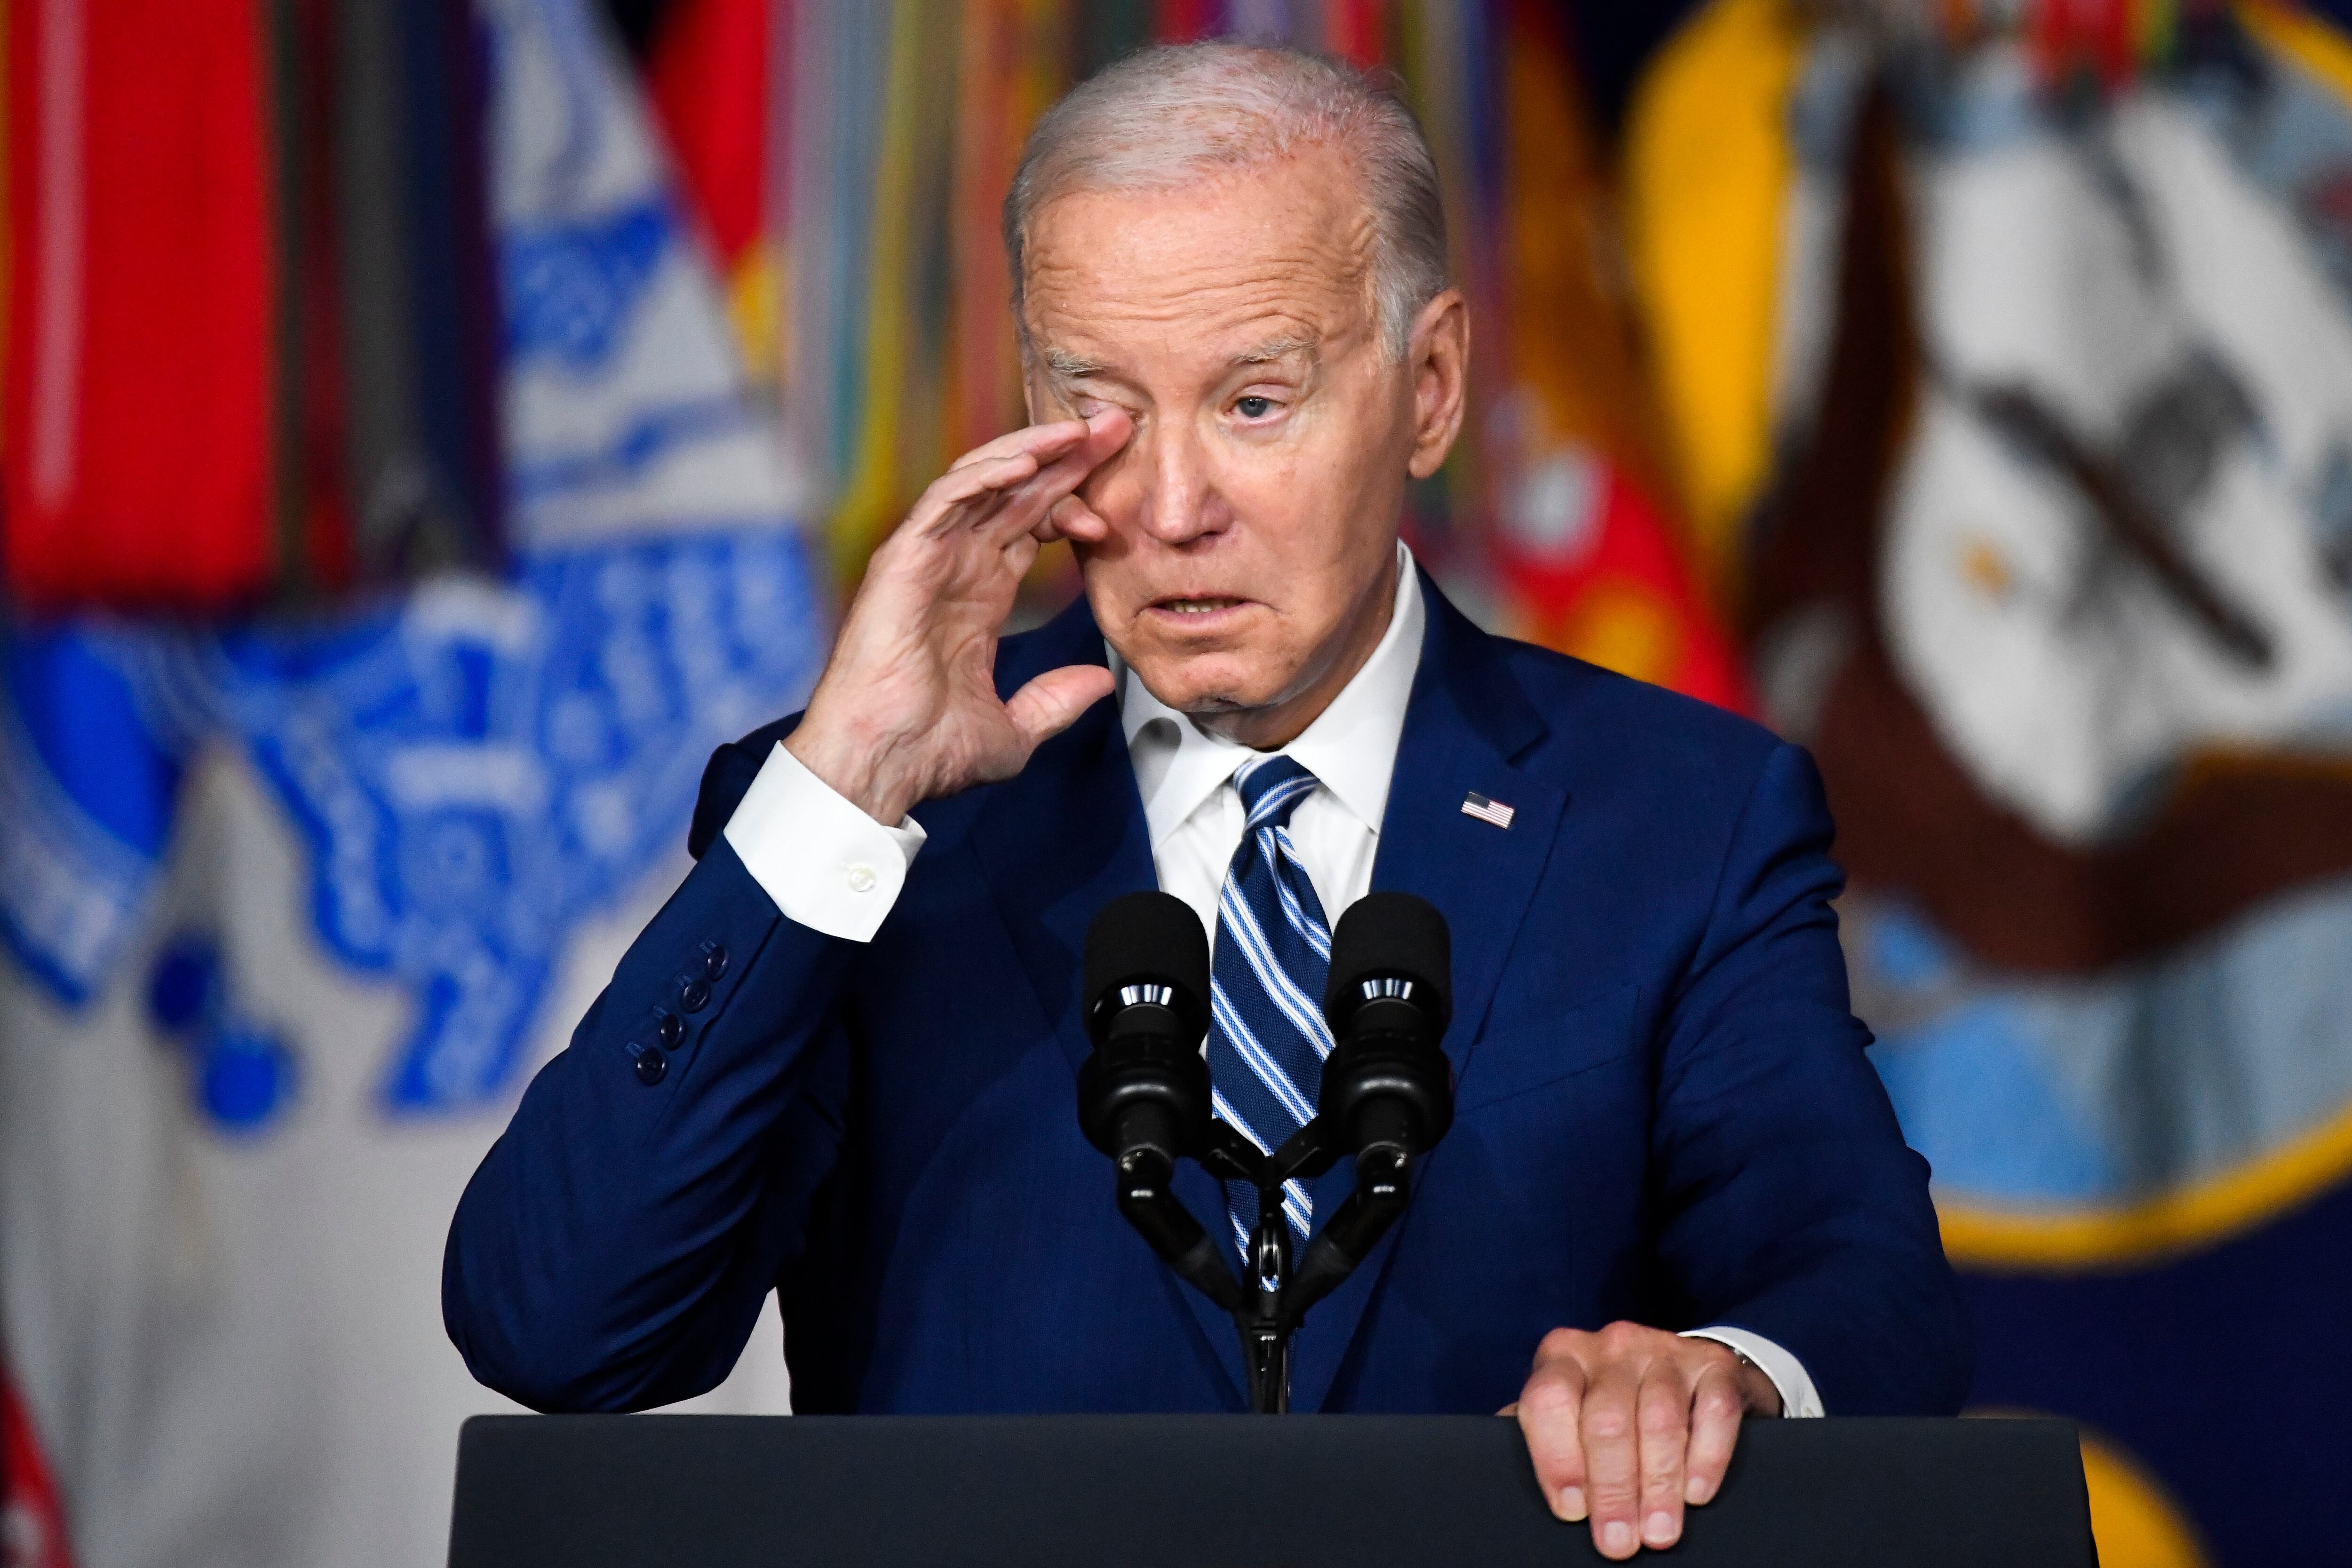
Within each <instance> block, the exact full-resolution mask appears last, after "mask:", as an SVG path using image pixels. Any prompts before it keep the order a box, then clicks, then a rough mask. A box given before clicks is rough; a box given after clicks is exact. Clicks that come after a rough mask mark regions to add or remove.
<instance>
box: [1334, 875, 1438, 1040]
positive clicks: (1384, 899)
mask: <svg viewBox="0 0 2352 1568" xmlns="http://www.w3.org/2000/svg"><path fill="white" fill-rule="evenodd" d="M1377 975H1410V976H1412V977H1413V978H1414V979H1415V980H1417V981H1419V982H1420V983H1421V984H1422V985H1424V986H1427V987H1428V988H1430V991H1431V993H1432V996H1433V1000H1434V1003H1435V1009H1434V1010H1435V1014H1436V1018H1437V1027H1438V1029H1439V1030H1440V1031H1441V1032H1442V1031H1443V1030H1444V1028H1445V1026H1446V1024H1447V1023H1448V1022H1450V1021H1451V1020H1452V1019H1453V1017H1454V936H1453V933H1452V932H1451V931H1449V930H1448V929H1447V928H1446V925H1445V916H1444V915H1440V914H1439V913H1438V912H1437V906H1436V905H1435V904H1432V903H1430V902H1429V900H1427V899H1425V898H1419V897H1416V896H1414V895H1413V894H1410V893H1369V894H1365V895H1364V896H1363V897H1361V898H1360V899H1358V900H1356V902H1355V903H1353V904H1349V906H1348V907H1347V909H1346V910H1345V911H1344V912H1343V913H1342V914H1341V915H1340V916H1339V929H1338V930H1336V931H1334V932H1332V933H1331V978H1330V983H1329V985H1328V988H1326V989H1325V991H1324V1002H1323V1007H1324V1011H1325V1012H1326V1013H1327V1014H1329V1013H1333V1012H1337V1011H1339V1003H1340V998H1343V997H1346V998H1353V997H1354V996H1355V995H1356V992H1357V988H1358V987H1360V985H1361V984H1362V982H1363V981H1365V980H1366V979H1368V978H1370V977H1373V976H1377Z"/></svg>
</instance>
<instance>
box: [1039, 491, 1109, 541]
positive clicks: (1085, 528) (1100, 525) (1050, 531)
mask: <svg viewBox="0 0 2352 1568" xmlns="http://www.w3.org/2000/svg"><path fill="white" fill-rule="evenodd" d="M1031 531H1032V532H1033V533H1034V535H1035V536H1036V537H1037V538H1040V539H1076V540H1077V541H1078V542H1079V543H1081V544H1098V543H1100V542H1101V541H1102V540H1103V539H1105V538H1108V537H1109V536H1110V525H1109V524H1108V523H1107V522H1104V521H1103V520H1102V518H1100V517H1097V516H1096V515H1095V509H1094V508H1093V507H1089V506H1087V504H1086V502H1085V501H1084V500H1083V499H1081V498H1080V497H1077V496H1075V495H1070V496H1065V497H1062V498H1061V499H1060V500H1058V501H1056V502H1055V503H1054V507H1053V510H1051V511H1049V512H1047V513H1046V514H1045V517H1043V518H1042V519H1040V520H1039V522H1038V524H1037V526H1036V528H1034V529H1032V530H1031Z"/></svg>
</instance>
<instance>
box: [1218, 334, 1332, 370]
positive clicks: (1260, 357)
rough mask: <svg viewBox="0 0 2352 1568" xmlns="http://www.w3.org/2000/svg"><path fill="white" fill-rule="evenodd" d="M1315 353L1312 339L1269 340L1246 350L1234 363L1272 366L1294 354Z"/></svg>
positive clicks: (1239, 354)
mask: <svg viewBox="0 0 2352 1568" xmlns="http://www.w3.org/2000/svg"><path fill="white" fill-rule="evenodd" d="M1314 352H1315V340H1314V339H1312V338H1269V339H1267V340H1265V342H1263V343H1260V344H1258V345H1257V346H1256V347H1255V348H1249V349H1244V350H1242V351H1241V352H1240V353H1238V354H1235V355H1234V359H1233V362H1234V364H1237V365H1270V364H1273V363H1274V362H1275V361H1277V360H1286V359H1288V358H1290V356H1291V355H1293V354H1307V355H1312V354H1313V353H1314Z"/></svg>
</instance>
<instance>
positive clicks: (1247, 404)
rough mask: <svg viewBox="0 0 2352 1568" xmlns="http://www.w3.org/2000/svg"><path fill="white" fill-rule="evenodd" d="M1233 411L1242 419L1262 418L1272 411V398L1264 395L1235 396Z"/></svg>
mask: <svg viewBox="0 0 2352 1568" xmlns="http://www.w3.org/2000/svg"><path fill="white" fill-rule="evenodd" d="M1273 412H1274V400H1273V399H1272V398H1266V397H1244V398H1236V399H1235V400H1234V413H1238V414H1240V415H1241V416H1242V417H1243V418H1244V419H1264V418H1265V416H1266V415H1267V414H1269V413H1273Z"/></svg>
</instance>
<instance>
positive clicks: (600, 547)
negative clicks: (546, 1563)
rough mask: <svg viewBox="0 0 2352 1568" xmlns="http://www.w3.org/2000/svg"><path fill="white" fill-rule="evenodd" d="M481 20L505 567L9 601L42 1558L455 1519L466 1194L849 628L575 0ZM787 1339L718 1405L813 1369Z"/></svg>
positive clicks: (420, 1558) (34, 1505)
mask: <svg viewBox="0 0 2352 1568" xmlns="http://www.w3.org/2000/svg"><path fill="white" fill-rule="evenodd" d="M50 9H52V10H56V9H59V8H58V7H51V8H50ZM63 9H68V10H71V9H76V8H75V7H64V8H63ZM402 11H403V14H404V16H406V19H407V20H410V21H415V20H417V19H418V14H423V13H429V14H435V15H437V13H433V12H432V8H431V7H403V8H402ZM479 15H480V24H481V26H483V27H485V28H486V29H487V32H486V36H485V37H483V39H482V40H481V42H482V44H483V46H484V55H485V57H487V58H488V59H490V60H493V61H495V62H496V66H497V68H496V70H495V72H494V73H493V74H492V75H491V77H490V78H489V80H490V82H491V83H492V84H493V85H494V86H495V89H496V91H495V93H494V95H493V96H492V97H491V98H490V99H488V102H487V103H486V104H485V106H484V107H485V110H486V111H487V112H486V118H485V128H486V131H487V135H486V144H487V147H488V152H489V154H490V158H489V163H488V167H487V169H486V170H477V171H476V172H474V173H473V174H472V175H471V176H470V177H471V178H473V179H475V180H477V181H479V182H481V183H483V184H484V185H485V186H486V190H485V197H486V205H487V210H489V211H491V212H493V213H495V214H496V226H495V229H494V231H493V233H492V235H491V236H490V237H491V239H492V240H493V242H494V246H495V257H496V261H497V272H496V276H497V278H498V280H499V304H500V306H501V310H500V313H499V333H498V335H497V337H496V338H495V339H494V341H495V342H497V343H499V345H500V358H499V365H498V377H497V382H496V386H495V388H494V391H495V392H496V394H497V397H498V399H499V419H498V421H497V423H496V424H495V425H494V426H492V428H493V429H496V430H498V431H500V432H502V437H503V451H502V453H501V454H500V457H501V462H500V467H501V469H502V470H503V473H504V476H505V478H504V484H503V492H502V494H501V495H500V497H499V503H500V506H501V507H502V508H503V509H504V510H505V512H506V514H507V516H508V517H510V518H511V523H512V526H511V530H510V535H511V538H512V543H513V560H512V565H511V568H510V570H509V571H507V572H505V573H502V574H499V575H490V574H486V573H482V572H478V571H477V572H473V573H470V574H463V575H458V574H445V575H441V576H437V577H436V578H434V579H433V580H431V581H429V582H428V583H427V584H425V586H422V587H419V588H417V589H415V590H414V591H410V592H408V593H405V594H403V595H399V596H393V597H386V598H383V599H380V600H373V601H366V602H364V603H362V604H360V605H358V606H355V607H349V608H346V609H344V610H341V611H340V612H334V613H330V614H320V615H314V616H310V617H304V618H301V619H293V618H287V619H259V620H247V621H239V622H228V623H226V624H215V625H210V626H206V627H202V628H194V629H191V628H185V627H174V626H173V625H167V624H162V623H157V622H149V621H141V620H133V619H127V618H121V617H115V618H110V619H97V618H90V619H79V620H68V621H58V622H41V623H38V624H36V623H31V622H16V623H13V624H11V625H9V626H8V627H7V628H6V629H5V638H0V674H5V701H0V805H5V808H6V810H0V938H5V944H6V947H7V954H8V956H7V957H6V958H5V960H0V1344H5V1347H6V1354H7V1371H8V1373H9V1374H10V1375H11V1376H12V1378H13V1384H14V1386H15V1388H16V1389H17V1390H18V1391H19V1392H20V1393H21V1395H22V1411H23V1415H24V1417H25V1419H24V1420H23V1421H22V1422H20V1423H18V1422H12V1423H11V1425H10V1427H9V1441H10V1443H11V1449H10V1453H9V1458H8V1465H7V1471H6V1473H7V1477H8V1487H9V1496H8V1507H9V1515H8V1517H9V1520H10V1524H11V1534H10V1537H9V1539H10V1541H11V1542H19V1541H21V1542H26V1543H28V1544H27V1546H26V1550H31V1549H33V1548H36V1547H37V1548H38V1549H39V1550H41V1551H44V1552H49V1553H50V1554H51V1555H49V1556H48V1557H47V1558H45V1559H39V1560H37V1561H41V1562H42V1563H44V1564H45V1565H46V1564H47V1563H55V1562H60V1561H63V1559H62V1558H60V1557H58V1555H56V1554H57V1553H58V1552H62V1551H64V1550H65V1549H66V1547H67V1545H68V1543H69V1545H70V1549H71V1551H72V1552H73V1560H75V1561H79V1562H81V1563H102V1564H107V1565H109V1568H117V1565H120V1568H142V1565H146V1564H155V1565H158V1568H161V1565H163V1564H170V1565H172V1568H205V1565H213V1564H217V1565H219V1568H273V1565H283V1568H322V1565H324V1568H339V1565H346V1564H347V1565H351V1568H374V1565H377V1564H382V1565H384V1568H391V1565H393V1564H403V1565H407V1564H417V1563H430V1562H437V1561H439V1560H441V1558H442V1556H443V1555H444V1554H445V1552H446V1529H447V1519H448V1498H449V1486H450V1479H451V1467H452V1465H453V1462H454V1456H455V1452H456V1441H457V1427H458V1424H459V1422H460V1421H461V1420H462V1419H463V1418H464V1417H465V1416H467V1415H469V1414H472V1413H474V1412H478V1411H484V1410H490V1409H496V1408H502V1407H503V1408H511V1406H504V1404H503V1402H502V1401H500V1400H499V1398H498V1397H497V1396H493V1395H491V1394H489V1393H488V1392H487V1391H486V1390H484V1389H482V1388H480V1387H479V1386H478V1385H476V1384H475V1383H474V1382H473V1381H472V1379H471V1378H470V1376H468V1375H467V1372H466V1369H465V1367H464V1364H463V1363H462V1362H461V1361H460V1360H459V1358H458V1356H457V1353H456V1351H455V1350H454V1349H453V1348H452V1347H451V1346H450V1345H449V1343H448V1342H447V1340H446V1336H445V1335H444V1333H443V1332H442V1328H441V1323H440V1312H439V1306H438V1299H437V1281H438V1279H439V1273H440V1268H439V1264H440V1255H441V1249H442V1246H443V1242H444V1239H445V1238H446V1229H447V1225H448V1218H449V1215H450V1213H451V1211H452V1209H453V1208H454V1207H455V1204H456V1201H457V1195H458V1193H459V1191H460V1190H461V1189H462V1187H463V1186H464V1183H465V1181H466V1179H467V1176H469V1175H470V1173H471V1171H472V1169H473V1167H474V1166H475V1165H476V1163H477V1162H478V1160H479V1158H480V1157H481V1155H482V1153H483V1152H484V1150H485V1149H487V1147H488V1145H489V1143H490V1141H491V1140H492V1139H493V1138H494V1137H495V1136H496V1135H497V1134H498V1133H499V1130H500V1129H501V1128H502V1127H503V1126H504V1124H505V1122H506V1119H507V1117H508V1114H509V1112H510V1111H511V1109H512V1106H513V1103H514V1100H515V1097H516V1096H517V1095H518V1094H519V1093H520V1092H521V1089H522V1087H523V1085H524V1083H525V1082H527V1081H528V1080H529V1078H530V1073H531V1072H532V1071H533V1070H534V1069H535V1068H536V1067H537V1065H538V1064H539V1063H540V1062H541V1061H544V1060H545V1059H546V1058H547V1057H548V1056H549V1055H550V1054H551V1053H552V1052H553V1051H555V1050H557V1049H559V1048H560V1047H561V1046H562V1043H563V1041H564V1040H565V1039H566V1038H567V1037H568V1035H569V1033H570V1030H571V1029H572V1025H573V1024H574V1023H575V1022H576V1021H577V1020H578V1019H579V1018H580V1017H581V1015H582V1014H583V1011H584V1010H585V1009H586V1008H587V1006H588V1004H589V1002H590V1000H591V999H592V998H593V996H594V994H595V992H596V991H597V989H598V988H599V987H600V986H601V984H602V983H603V981H604V978H605V977H607V976H608V975H609V973H610V971H611V967H612V965H613V964H614V961H616V959H617V957H618V956H619V954H620V953H621V951H622V950H623V948H624V947H625V945H626V943H627V942H628V940H629V938H630V937H631V936H633V935H634V934H635V931H636V930H637V929H638V928H639V927H640V926H641V925H643V924H644V922H645V921H646V919H647V918H649V917H650V915H651V914H652V912H653V910H654V908H655V907H656V906H657V905H658V904H659V902H660V901H661V899H662V898H663V897H664V896H665V895H666V894H667V892H668V890H669V889H670V888H672V887H674V886H675V884H676V882H677V877H678V876H679V875H680V874H681V873H682V872H683V870H684V866H685V857H684V852H683V850H684V839H685V829H686V825H687V820H688V815H689V812H690V810H691V806H692V802H693V799H694V795H695V791H696V787H697V784H698V778H699V773H700V769H701V766H702V761H703V758H706V757H707V756H708V754H709V750H710V749H711V747H713V746H714V745H716V744H717V743H718V742H719V741H721V740H723V739H726V738H729V737H733V736H736V735H740V733H742V731H744V730H745V729H747V728H750V727H753V726H755V725H758V724H760V723H762V722H765V721H767V720H768V719H771V718H772V717H774V716H778V715H780V714H782V713H785V712H788V711H790V709H791V708H792V707H793V706H795V704H796V703H797V702H798V701H799V700H800V698H801V696H802V695H803V694H804V692H805V690H806V688H807V685H808V684H809V682H810V680H811V678H812V677H813V675H814V670H815V666H816V664H817V662H818V660H819V658H820V656H821V653H822V649H823V647H824V624H825V620H826V613H825V601H824V591H823V587H822V580H821V578H820V576H819V574H818V573H817V572H816V571H815V570H813V568H812V565H811V562H810V559H809V551H808V549H807V548H806V546H805V544H804V541H803V538H802V537H801V535H800V533H799V532H798V529H797V528H796V527H795V507H796V504H797V503H796V492H795V488H794V486H793V484H792V482H791V478H790V473H789V470H788V469H787V468H786V467H785V466H784V465H783V464H782V461H781V460H780V458H779V455H778V453H777V450H776V446H775V443H774V440H773V438H772V434H771V431H770V428H769V426H768V425H767V424H766V423H764V422H763V421H762V420H761V418H760V416H759V414H758V413H757V412H756V411H755V410H754V408H753V407H752V405H751V401H750V398H749V396H748V393H747V389H746V387H745V384H744V382H743V378H742V375H741V372H740V368H739V366H738V363H737V361H736V357H735V354H734V352H733V350H732V346H731V342H730V332H729V328H728V325H727V320H726V312H725V306H724V303H723V300H722V298H721V296H720V294H719V288H718V286H717V284H716V282H715V280H714V279H713V278H712V277H711V276H710V273H709V268H708V267H707V265H706V263H705V260H704V257H703V256H702V253H701V252H700V251H699V249H698V247H697V246H693V245H691V244H689V243H688V242H687V239H686V237H685V233H684V231H683V229H682V228H681V226H680V224H679V221H678V218H677V207H676V204H675V203H674V200H673V197H672V193H671V190H670V188H669V186H668V184H667V178H666V171H665V165H664V162H663V161H662V159H661V157H660V155H659V153H658V152H657V150H656V145H655V143H654V142H653V141H652V140H651V139H650V137H649V136H648V134H647V132H646V124H645V122H644V118H643V114H642V111H641V106H640V104H639V102H638V99H637V97H636V93H635V87H634V85H633V83H632V82H631V81H630V80H629V79H628V78H627V75H626V71H627V68H626V66H625V64H623V63H621V62H619V61H617V60H616V59H614V58H613V57H611V55H610V53H609V51H608V48H607V45H606V42H605V39H604V35H603V32H602V30H601V28H600V27H599V26H597V23H596V19H595V18H594V17H593V16H591V15H590V14H589V13H588V12H587V11H586V10H585V9H584V7H583V5H582V4H581V3H580V0H488V3H487V4H485V5H483V7H482V9H481V11H480V14H479ZM434 36H435V37H437V36H438V35H434ZM418 37H419V40H420V41H422V40H423V39H424V37H425V36H424V35H422V34H420V35H419V36H418ZM448 132H449V127H448V126H447V125H446V124H444V125H443V126H441V127H440V131H439V133H441V134H447V133H448ZM383 151H384V150H383V149H382V148H379V149H378V152H379V153H382V152H383ZM401 156H402V157H404V158H405V157H408V156H411V153H408V152H404V153H402V154H401ZM440 167H442V168H443V169H444V170H445V172H446V171H448V170H449V169H450V165H449V164H447V163H446V162H445V163H443V164H441V165H440ZM466 177H467V176H466V175H464V174H463V173H462V172H456V173H452V174H451V176H450V178H451V180H452V181H453V182H462V180H463V179H464V178H466ZM440 199H442V200H444V201H446V200H449V199H450V198H449V195H448V193H447V192H446V190H445V192H444V195H443V197H442V198H440ZM413 243H414V245H415V247H418V248H422V247H424V246H425V241H424V240H423V239H421V238H416V239H414V240H413ZM431 243H432V244H436V245H446V244H447V243H449V236H448V235H442V236H441V238H440V239H439V240H436V241H433V242H431ZM445 254H446V252H445ZM412 277H413V275H412ZM422 352H423V350H420V353H422ZM417 439H418V440H419V441H420V443H421V444H425V445H429V444H430V443H429V437H428V436H427V435H419V436H418V438H417ZM779 1334H780V1330H779V1329H778V1327H777V1325H776V1322H775V1320H774V1319H773V1318H772V1317H771V1318H770V1319H769V1320H768V1322H767V1324H766V1326H765V1327H764V1328H762V1329H761V1331H760V1332H759V1335H758V1343H757V1345H756V1348H755V1349H754V1350H753V1351H752V1352H751V1354H750V1355H748V1356H747V1357H746V1363H745V1366H744V1367H743V1369H742V1370H741V1372H740V1374H739V1375H738V1376H737V1377H736V1378H735V1379H734V1380H732V1381H731V1382H730V1384H729V1385H726V1386H725V1387H724V1388H722V1389H721V1390H719V1392H717V1393H715V1394H714V1395H713V1396H710V1407H714V1408H720V1409H732V1410H781V1409H782V1408H783V1406H784V1397H785V1390H784V1376H785V1375H784V1368H783V1364H782V1357H781V1355H780V1354H778V1336H779ZM20 1448H21V1449H23V1450H25V1451H31V1452H37V1453H38V1454H39V1455H40V1456H42V1457H44V1458H45V1459H46V1464H47V1469H46V1471H44V1470H43V1469H38V1468H37V1467H34V1466H32V1465H28V1464H27V1465H20V1464H19V1463H18V1457H17V1456H18V1452H19V1450H20ZM45 1474H46V1476H47V1478H48V1479H49V1480H50V1482H52V1483H53V1484H52V1485H49V1486H47V1488H46V1489H45V1488H44V1487H43V1486H42V1485H41V1484H40V1483H41V1479H42V1477H43V1476H44V1475H45ZM20 1521H29V1523H24V1522H20Z"/></svg>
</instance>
